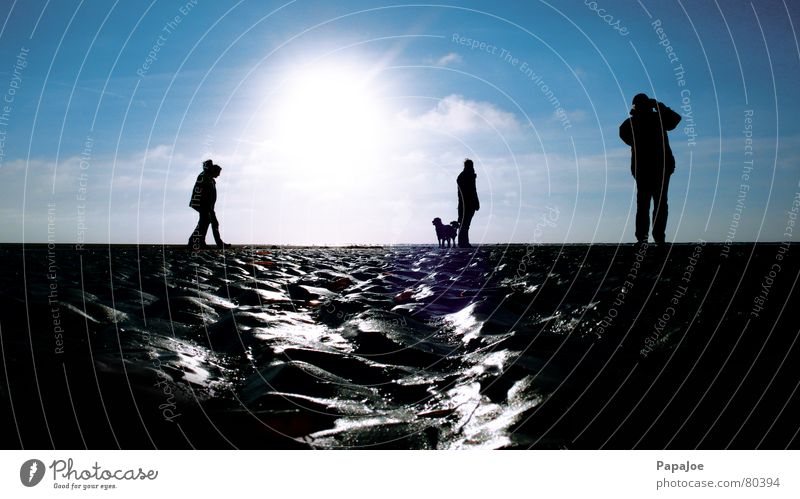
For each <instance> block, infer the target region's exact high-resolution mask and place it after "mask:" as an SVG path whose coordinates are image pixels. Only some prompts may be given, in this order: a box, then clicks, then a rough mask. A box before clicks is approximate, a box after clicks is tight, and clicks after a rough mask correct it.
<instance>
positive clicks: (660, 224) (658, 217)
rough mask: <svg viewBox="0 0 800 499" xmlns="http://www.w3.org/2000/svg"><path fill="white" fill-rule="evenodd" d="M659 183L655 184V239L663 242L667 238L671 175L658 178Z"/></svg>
mask: <svg viewBox="0 0 800 499" xmlns="http://www.w3.org/2000/svg"><path fill="white" fill-rule="evenodd" d="M657 184H658V185H655V186H653V187H654V188H653V239H655V241H656V242H657V243H663V242H664V240H665V239H666V230H667V215H668V214H669V206H667V191H668V190H669V175H666V176H664V177H663V178H660V179H658V181H657Z"/></svg>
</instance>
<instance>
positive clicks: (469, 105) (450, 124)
mask: <svg viewBox="0 0 800 499" xmlns="http://www.w3.org/2000/svg"><path fill="white" fill-rule="evenodd" d="M400 120H401V122H402V123H404V124H405V125H407V126H409V127H411V128H422V129H435V130H438V131H442V132H447V133H452V134H454V135H459V134H465V133H473V132H490V133H497V132H508V131H515V130H518V129H519V127H520V123H519V121H518V120H517V117H516V116H515V115H514V113H510V112H508V111H504V110H502V109H500V108H499V107H497V106H495V105H494V104H491V103H489V102H481V101H474V100H469V99H465V98H464V97H463V96H461V95H455V94H453V95H448V96H447V97H445V98H444V99H442V100H440V101H439V103H438V104H436V107H435V108H433V109H430V110H428V111H427V112H425V113H423V114H422V115H419V116H409V113H408V111H403V112H402V113H401V115H400Z"/></svg>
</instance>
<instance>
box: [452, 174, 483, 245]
mask: <svg viewBox="0 0 800 499" xmlns="http://www.w3.org/2000/svg"><path fill="white" fill-rule="evenodd" d="M477 176H478V175H477V174H476V173H475V168H474V166H473V164H472V160H471V159H465V160H464V170H463V171H462V172H461V173H459V174H458V178H457V179H456V183H457V184H458V226H459V229H458V247H459V248H471V247H472V245H471V244H470V243H469V226H470V224H471V223H472V217H473V216H475V212H476V211H478V210H480V209H481V202H480V201H479V200H478V190H477V187H476V186H475V179H476V178H477Z"/></svg>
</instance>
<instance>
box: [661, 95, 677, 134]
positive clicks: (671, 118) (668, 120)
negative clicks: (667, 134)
mask: <svg viewBox="0 0 800 499" xmlns="http://www.w3.org/2000/svg"><path fill="white" fill-rule="evenodd" d="M658 115H659V116H660V117H661V123H663V126H664V129H665V130H674V129H675V127H676V126H678V123H680V122H681V115H680V114H678V113H676V112H675V111H673V110H672V109H670V108H669V107H667V105H666V104H664V103H663V102H659V103H658Z"/></svg>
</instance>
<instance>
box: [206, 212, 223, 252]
mask: <svg viewBox="0 0 800 499" xmlns="http://www.w3.org/2000/svg"><path fill="white" fill-rule="evenodd" d="M209 218H210V220H211V233H212V234H213V235H214V242H215V243H217V246H219V247H222V246H223V245H224V244H225V243H224V242H223V241H222V236H220V235H219V220H217V214H216V213H215V212H214V211H213V210H212V211H211V213H210V214H209Z"/></svg>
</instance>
